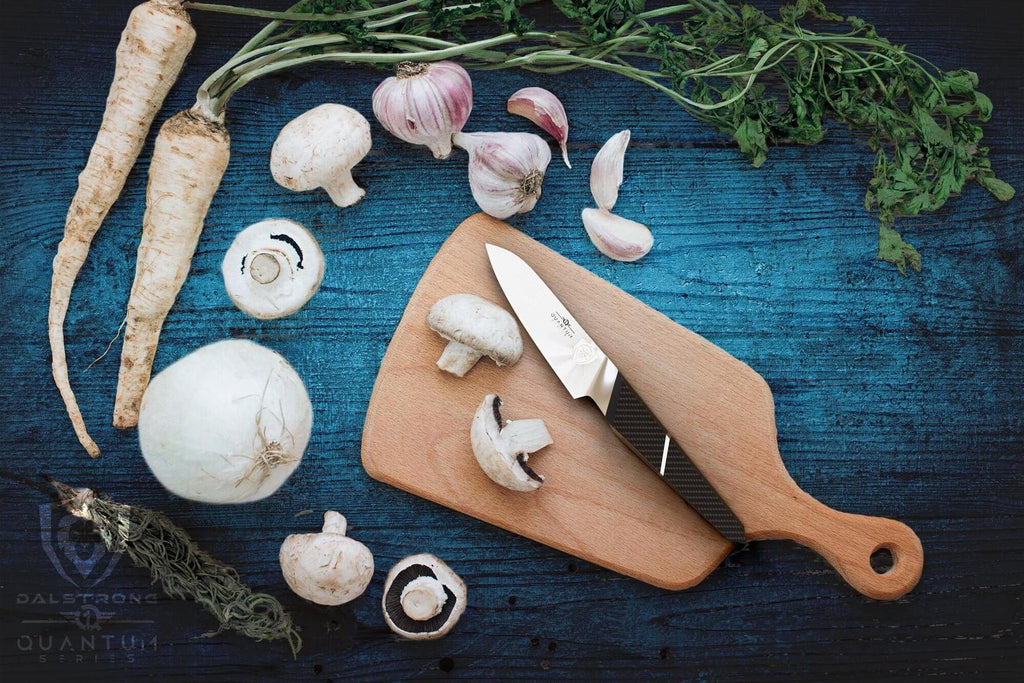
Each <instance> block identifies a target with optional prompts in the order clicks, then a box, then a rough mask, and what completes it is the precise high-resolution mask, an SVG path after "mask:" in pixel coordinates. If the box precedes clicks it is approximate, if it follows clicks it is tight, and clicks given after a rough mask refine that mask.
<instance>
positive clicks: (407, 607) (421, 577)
mask: <svg viewBox="0 0 1024 683" xmlns="http://www.w3.org/2000/svg"><path fill="white" fill-rule="evenodd" d="M381 607H382V608H383V610H384V621H386V622H387V624H388V627H389V628H390V629H391V630H392V631H394V632H395V633H397V634H398V635H400V636H402V637H404V638H409V639H410V640H433V639H434V638H440V637H441V636H443V635H445V634H446V633H448V632H449V631H451V630H452V627H454V626H455V622H457V621H458V620H459V617H461V616H462V613H463V612H464V611H465V610H466V584H465V583H464V582H463V581H462V579H460V578H459V577H458V575H457V574H456V573H455V572H453V571H452V569H451V567H449V566H448V565H447V564H445V563H444V562H442V561H441V559H440V558H438V557H435V556H434V555H430V554H428V553H419V554H417V555H410V556H409V557H406V558H405V559H402V560H399V561H398V563H397V564H396V565H395V566H394V567H392V568H391V571H390V572H388V578H387V580H386V581H385V582H384V598H383V600H382V601H381Z"/></svg>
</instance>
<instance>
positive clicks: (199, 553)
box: [51, 481, 302, 656]
mask: <svg viewBox="0 0 1024 683" xmlns="http://www.w3.org/2000/svg"><path fill="white" fill-rule="evenodd" d="M51 483H52V484H53V486H54V487H55V488H56V489H57V495H58V500H59V502H60V504H61V505H62V506H63V507H64V508H65V509H66V510H67V511H68V512H70V513H71V514H73V515H75V516H77V517H81V518H82V519H86V520H88V521H90V522H92V523H93V525H94V526H95V528H96V533H98V534H99V535H100V538H102V539H103V543H104V545H106V546H107V549H108V550H110V551H112V552H117V553H124V554H126V555H127V556H128V558H129V559H130V560H131V561H132V564H134V565H135V566H136V567H143V568H146V569H148V570H149V572H150V575H151V576H152V578H153V582H154V583H156V582H159V583H160V586H161V588H163V591H164V593H166V594H167V595H168V596H170V597H172V598H176V599H179V600H194V601H195V602H198V603H199V604H200V605H202V606H203V607H204V608H205V609H206V610H207V611H208V612H210V613H211V614H213V616H215V617H216V618H217V621H218V623H219V624H220V627H219V628H218V629H217V630H216V631H213V632H210V633H205V634H203V635H204V636H214V635H216V634H218V633H220V632H221V631H225V630H231V631H238V632H239V633H241V634H243V635H245V636H248V637H250V638H253V639H255V640H277V639H279V638H284V639H286V640H287V641H288V645H289V646H290V647H291V650H292V656H295V655H296V654H298V652H299V649H301V647H302V638H301V637H300V636H299V633H298V631H296V629H295V626H294V624H293V623H292V618H291V615H289V614H288V612H286V611H285V610H284V608H283V607H282V606H281V603H280V602H278V601H277V598H275V597H273V596H272V595H267V594H266V593H253V592H252V591H251V590H250V589H249V587H248V586H246V585H245V584H244V583H242V582H241V580H240V579H239V578H238V573H237V572H236V571H235V570H234V569H233V568H231V567H229V566H228V565H226V564H224V563H223V562H221V561H220V560H218V559H216V558H214V557H212V556H211V555H209V554H208V553H206V552H204V551H203V550H200V549H199V548H198V547H197V546H196V544H195V541H193V540H192V539H191V538H190V537H189V535H188V533H186V532H185V530H184V529H182V528H181V527H179V526H177V525H176V524H174V522H172V521H171V520H169V519H168V518H167V517H165V516H164V515H162V514H161V513H159V512H155V511H153V510H149V509H147V508H144V507H139V506H135V505H122V504H120V503H115V502H113V501H111V500H109V499H107V498H105V497H103V496H101V495H98V494H96V493H95V492H94V491H93V490H92V489H88V488H73V487H71V486H68V485H66V484H62V483H60V482H56V481H54V482H51Z"/></svg>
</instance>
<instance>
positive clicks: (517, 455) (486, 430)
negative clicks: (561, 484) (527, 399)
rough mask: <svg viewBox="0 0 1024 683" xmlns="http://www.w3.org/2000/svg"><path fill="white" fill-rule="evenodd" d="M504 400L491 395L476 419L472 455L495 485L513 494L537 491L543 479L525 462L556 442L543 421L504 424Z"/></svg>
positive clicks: (471, 432) (516, 421)
mask: <svg viewBox="0 0 1024 683" xmlns="http://www.w3.org/2000/svg"><path fill="white" fill-rule="evenodd" d="M500 408H501V399H500V398H498V397H497V396H495V395H494V394H488V395H487V396H486V397H485V398H484V400H483V403H481V404H480V407H479V408H477V409H476V414H475V415H474V416H473V425H472V426H471V427H470V430H469V433H470V441H471V442H472V445H473V455H475V456H476V460H477V462H478V463H480V467H481V468H482V469H483V471H484V473H486V474H487V476H488V477H490V478H491V480H492V481H494V482H495V483H498V484H501V485H502V486H504V487H505V488H507V489H511V490H513V491H535V490H537V489H538V488H540V485H541V484H542V483H544V477H542V476H541V475H539V474H537V473H536V472H534V471H533V470H532V469H531V468H530V466H529V465H527V464H526V461H527V460H528V459H529V458H530V453H533V452H534V451H539V450H540V449H542V448H544V447H545V446H550V445H551V444H552V443H554V442H553V441H552V440H551V434H549V433H548V430H547V427H545V426H544V421H543V420H511V421H509V422H507V423H505V424H502V419H501V411H500Z"/></svg>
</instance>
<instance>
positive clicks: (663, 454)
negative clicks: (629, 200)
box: [487, 244, 746, 544]
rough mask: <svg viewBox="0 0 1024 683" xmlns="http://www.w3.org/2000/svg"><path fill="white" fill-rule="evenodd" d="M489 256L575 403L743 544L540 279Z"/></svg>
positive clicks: (708, 490)
mask: <svg viewBox="0 0 1024 683" xmlns="http://www.w3.org/2000/svg"><path fill="white" fill-rule="evenodd" d="M487 257H488V258H489V259H490V262H491V269H492V270H493V271H494V275H495V277H497V279H498V284H499V285H500V286H501V289H502V291H503V292H504V293H505V298H506V299H508V302H509V304H510V305H511V306H512V309H513V310H514V311H515V313H516V316H517V317H518V318H519V321H520V322H521V323H522V325H523V327H525V328H526V331H527V332H528V333H529V335H530V338H531V339H533V342H534V344H536V345H537V348H538V349H540V352H541V354H542V355H543V356H544V359H545V360H547V362H548V365H550V366H551V369H552V370H554V371H555V374H556V375H558V379H559V380H561V382H562V384H563V385H565V388H566V389H568V390H569V393H570V394H571V395H572V397H573V398H574V399H580V398H583V397H589V398H590V399H591V400H592V401H593V402H594V403H595V404H596V405H597V407H598V409H600V411H601V412H602V413H603V414H604V416H605V418H606V419H607V420H608V423H609V425H611V427H612V429H613V430H614V431H615V434H616V435H617V436H618V437H619V438H620V439H621V440H622V441H623V442H624V443H625V444H626V445H627V446H629V448H630V450H632V451H633V452H634V453H635V454H637V455H638V456H639V457H640V458H641V459H642V460H643V461H644V462H646V463H647V464H648V465H649V466H650V467H651V468H652V469H653V470H654V471H655V472H657V473H658V474H659V475H661V477H662V478H663V479H664V480H665V481H666V482H668V484H669V485H670V486H671V487H672V488H673V489H674V490H675V492H676V493H678V494H679V495H680V496H681V497H682V498H683V500H685V501H686V502H687V503H688V504H689V505H690V507H692V508H693V509H694V510H696V511H697V512H698V513H699V514H700V516H701V517H703V518H704V519H706V520H707V521H708V522H709V523H710V524H711V525H712V526H713V527H715V529H717V530H718V532H719V533H721V534H722V535H723V536H725V537H726V538H727V539H729V540H730V541H732V542H733V543H740V544H742V543H745V542H746V533H745V532H744V529H743V524H742V523H741V522H740V521H739V520H738V519H737V518H736V515H735V514H733V512H732V510H730V509H729V506H728V505H726V503H725V501H723V500H722V498H721V496H719V495H718V493H717V492H715V489H714V488H713V487H712V486H711V484H709V483H708V481H707V479H705V478H704V476H703V475H702V474H701V473H700V470H698V469H697V467H696V466H695V465H694V464H693V462H691V461H690V459H689V457H687V455H686V453H684V452H683V450H682V449H681V448H680V447H679V445H678V444H677V443H676V442H675V441H673V440H672V438H671V437H670V436H669V434H668V432H667V430H666V429H665V428H664V427H662V426H661V423H660V422H658V419H657V418H656V417H654V415H653V414H652V413H651V411H650V410H649V409H648V408H647V406H646V405H645V404H644V401H643V399H642V398H641V397H640V396H639V395H638V394H637V393H636V391H635V390H634V389H633V387H632V386H631V385H630V384H629V382H627V381H626V378H625V377H623V376H622V373H620V372H619V370H618V368H616V367H615V364H614V363H613V362H612V361H611V359H609V358H608V356H606V355H605V353H604V352H603V351H601V349H600V348H599V347H598V346H597V344H595V343H594V340H593V339H591V338H590V335H588V334H587V333H586V331H584V329H583V327H582V326H581V325H580V324H579V323H578V322H576V319H575V318H573V317H572V314H571V313H569V311H568V310H567V309H566V308H565V306H563V305H562V302H561V301H559V300H558V297H556V296H555V295H554V293H553V292H552V291H551V289H549V288H548V286H547V285H546V284H544V281H543V280H542V279H541V278H540V276H539V275H537V273H535V272H534V270H533V269H532V268H531V267H530V266H529V265H528V264H527V263H526V262H525V261H523V259H521V258H519V257H518V256H516V255H515V254H513V253H512V252H511V251H509V250H507V249H502V248H501V247H497V246H494V245H493V244H488V245H487Z"/></svg>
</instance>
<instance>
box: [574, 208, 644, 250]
mask: <svg viewBox="0 0 1024 683" xmlns="http://www.w3.org/2000/svg"><path fill="white" fill-rule="evenodd" d="M582 217H583V227H585V228H586V229H587V236H588V237H590V241H591V242H593V243H594V246H595V247H597V249H598V251H600V252H601V253H602V254H604V255H605V256H607V257H608V258H610V259H614V260H616V261H636V260H638V259H640V258H643V257H644V256H646V255H647V252H649V251H650V250H651V247H652V246H653V245H654V237H653V236H652V235H651V231H650V230H649V229H648V228H647V226H646V225H644V224H642V223H637V222H636V221H631V220H629V219H628V218H622V217H621V216H616V215H615V214H613V213H611V212H610V211H605V210H604V209H583V216H582Z"/></svg>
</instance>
